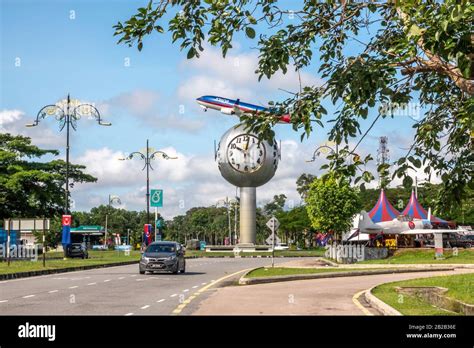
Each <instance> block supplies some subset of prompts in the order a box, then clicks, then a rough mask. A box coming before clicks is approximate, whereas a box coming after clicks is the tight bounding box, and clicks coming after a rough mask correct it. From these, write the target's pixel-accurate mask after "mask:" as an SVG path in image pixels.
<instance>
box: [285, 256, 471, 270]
mask: <svg viewBox="0 0 474 348" xmlns="http://www.w3.org/2000/svg"><path fill="white" fill-rule="evenodd" d="M326 261H328V260H323V259H322V258H311V259H304V260H294V261H289V262H285V263H282V264H280V265H278V267H287V268H325V267H338V268H420V269H430V268H433V267H436V268H439V267H446V268H472V269H474V264H469V263H459V264H451V263H424V264H423V263H416V264H408V263H406V264H387V263H381V264H375V263H362V264H357V263H353V264H336V263H335V262H332V261H329V262H331V263H332V265H328V266H325V265H324V262H326Z"/></svg>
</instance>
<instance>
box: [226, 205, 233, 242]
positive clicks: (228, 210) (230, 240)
mask: <svg viewBox="0 0 474 348" xmlns="http://www.w3.org/2000/svg"><path fill="white" fill-rule="evenodd" d="M225 199H226V201H227V202H226V203H227V221H228V223H229V244H230V245H232V227H231V226H232V225H231V222H230V201H229V197H226V198H225Z"/></svg>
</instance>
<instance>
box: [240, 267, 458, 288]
mask: <svg viewBox="0 0 474 348" xmlns="http://www.w3.org/2000/svg"><path fill="white" fill-rule="evenodd" d="M258 268H261V267H258ZM255 269H257V268H254V269H251V270H250V271H248V272H246V273H245V274H244V275H243V276H242V277H241V278H240V279H239V284H240V285H253V284H266V283H277V282H288V281H293V280H308V279H321V278H338V277H353V276H364V275H378V274H393V273H416V272H433V271H452V270H454V268H431V269H396V270H375V271H351V272H328V273H314V274H294V275H287V276H274V277H260V278H246V275H247V274H249V273H250V272H252V271H253V270H255Z"/></svg>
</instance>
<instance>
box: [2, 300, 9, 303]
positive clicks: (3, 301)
mask: <svg viewBox="0 0 474 348" xmlns="http://www.w3.org/2000/svg"><path fill="white" fill-rule="evenodd" d="M5 302H8V300H1V301H0V303H5Z"/></svg>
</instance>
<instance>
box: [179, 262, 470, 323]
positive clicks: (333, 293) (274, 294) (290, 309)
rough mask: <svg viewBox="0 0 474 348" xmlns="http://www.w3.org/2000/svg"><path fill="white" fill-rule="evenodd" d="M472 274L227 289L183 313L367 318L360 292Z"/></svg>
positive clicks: (393, 276)
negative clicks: (384, 285)
mask: <svg viewBox="0 0 474 348" xmlns="http://www.w3.org/2000/svg"><path fill="white" fill-rule="evenodd" d="M473 272H474V270H473V269H455V270H452V271H437V272H419V273H418V272H417V273H396V274H381V275H367V276H351V277H340V278H323V279H311V280H298V281H291V282H279V283H269V284H258V285H246V286H228V287H222V288H217V289H213V290H212V291H209V295H208V296H207V298H205V299H202V300H201V301H199V302H198V303H196V304H194V306H189V308H186V309H184V310H183V311H182V313H181V314H193V315H259V314H260V315H261V314H263V315H364V314H365V315H367V313H364V310H362V309H361V308H360V307H359V306H358V305H357V304H356V303H355V302H354V300H353V297H354V295H355V294H357V293H358V292H360V291H363V290H367V289H369V288H371V287H373V286H375V285H378V284H382V283H388V282H393V281H398V280H407V279H415V278H426V277H433V276H443V275H455V274H463V273H473ZM229 299H232V301H229ZM359 303H360V304H361V305H362V306H363V307H365V308H366V309H367V311H368V312H370V314H372V315H380V313H378V312H377V311H374V310H373V309H371V308H368V305H367V304H366V303H364V301H363V300H361V301H359ZM367 311H366V312H367Z"/></svg>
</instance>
